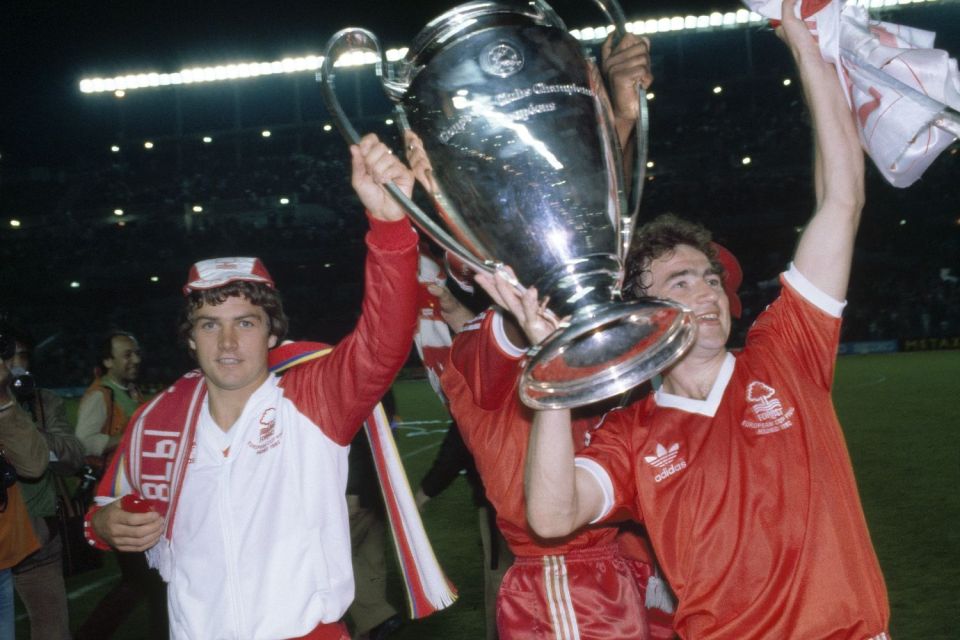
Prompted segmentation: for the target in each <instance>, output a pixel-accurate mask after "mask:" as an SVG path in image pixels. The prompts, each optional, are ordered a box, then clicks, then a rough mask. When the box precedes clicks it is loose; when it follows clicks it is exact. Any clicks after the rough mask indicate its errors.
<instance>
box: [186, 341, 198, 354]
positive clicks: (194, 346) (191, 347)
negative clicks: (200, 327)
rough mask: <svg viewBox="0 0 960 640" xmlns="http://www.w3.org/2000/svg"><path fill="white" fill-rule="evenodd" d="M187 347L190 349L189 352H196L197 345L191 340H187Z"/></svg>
mask: <svg viewBox="0 0 960 640" xmlns="http://www.w3.org/2000/svg"><path fill="white" fill-rule="evenodd" d="M187 346H189V347H190V350H191V351H196V350H197V343H196V341H195V340H194V339H193V338H187Z"/></svg>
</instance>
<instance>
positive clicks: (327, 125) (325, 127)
mask: <svg viewBox="0 0 960 640" xmlns="http://www.w3.org/2000/svg"><path fill="white" fill-rule="evenodd" d="M323 130H324V131H333V125H329V124H325V125H323Z"/></svg>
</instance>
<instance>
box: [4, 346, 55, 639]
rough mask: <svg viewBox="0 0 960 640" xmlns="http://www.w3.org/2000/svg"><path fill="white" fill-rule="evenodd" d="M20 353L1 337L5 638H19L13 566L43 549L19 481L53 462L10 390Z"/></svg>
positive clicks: (40, 437) (27, 416) (42, 440)
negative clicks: (16, 356)
mask: <svg viewBox="0 0 960 640" xmlns="http://www.w3.org/2000/svg"><path fill="white" fill-rule="evenodd" d="M15 349H16V344H15V342H14V341H13V340H11V339H10V337H9V336H6V335H3V334H2V333H0V356H2V357H0V451H2V455H0V640H14V628H13V621H14V617H13V575H12V572H11V567H13V566H14V565H16V564H17V563H19V562H20V561H21V560H23V559H24V558H25V557H27V556H28V555H29V554H31V553H34V552H35V551H37V550H38V549H39V548H40V543H39V542H38V541H37V538H36V536H35V535H34V532H33V527H32V526H31V524H30V516H29V514H28V513H27V507H26V505H25V504H24V502H23V497H22V496H21V495H20V486H19V484H18V483H17V478H39V477H40V476H42V475H43V474H44V473H45V472H46V469H47V465H48V463H49V459H50V457H49V450H48V449H47V443H46V441H45V440H44V438H43V436H42V435H40V432H39V431H38V430H37V429H36V427H35V425H34V424H33V422H32V421H31V420H30V416H29V414H26V415H24V414H25V412H24V411H23V409H21V408H20V406H19V404H18V403H17V400H16V398H15V397H14V395H13V392H12V390H11V388H10V383H11V381H12V377H13V376H11V374H10V369H9V368H8V367H7V365H6V361H7V360H8V359H10V358H13V356H14V353H15Z"/></svg>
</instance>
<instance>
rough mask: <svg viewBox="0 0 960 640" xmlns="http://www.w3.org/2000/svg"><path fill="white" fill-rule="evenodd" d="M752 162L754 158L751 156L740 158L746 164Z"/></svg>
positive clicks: (741, 162)
mask: <svg viewBox="0 0 960 640" xmlns="http://www.w3.org/2000/svg"><path fill="white" fill-rule="evenodd" d="M751 162H753V160H751V159H750V156H743V158H742V159H741V160H740V164H742V165H744V166H746V165H748V164H750V163H751Z"/></svg>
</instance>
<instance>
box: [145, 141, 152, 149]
mask: <svg viewBox="0 0 960 640" xmlns="http://www.w3.org/2000/svg"><path fill="white" fill-rule="evenodd" d="M143 148H144V149H153V143H152V142H150V141H149V140H147V141H146V142H144V143H143Z"/></svg>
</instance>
